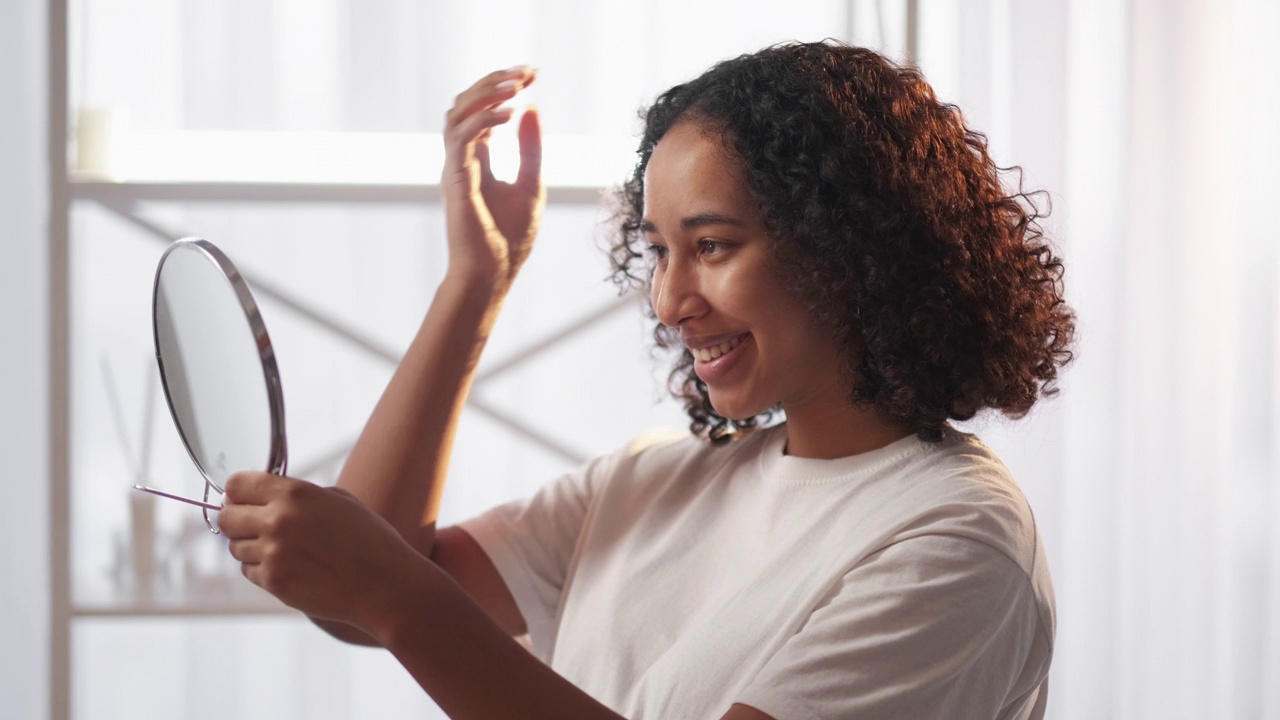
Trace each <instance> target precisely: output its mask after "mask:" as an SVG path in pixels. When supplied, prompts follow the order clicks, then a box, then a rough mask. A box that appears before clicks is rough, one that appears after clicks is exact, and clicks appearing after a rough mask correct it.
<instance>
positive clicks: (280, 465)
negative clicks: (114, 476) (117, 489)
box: [135, 237, 288, 533]
mask: <svg viewBox="0 0 1280 720" xmlns="http://www.w3.org/2000/svg"><path fill="white" fill-rule="evenodd" d="M181 248H196V249H197V250H199V251H200V252H201V253H203V254H204V255H205V257H206V258H208V259H209V261H210V262H212V263H213V264H214V265H215V266H217V268H218V269H219V270H220V271H221V272H222V275H223V277H225V278H226V279H227V282H229V283H230V284H231V289H232V291H234V292H235V295H236V299H237V300H238V301H239V303H240V309H241V310H242V311H243V312H244V316H245V319H246V320H247V321H248V322H249V329H250V330H251V331H252V332H253V339H254V344H255V345H256V346H257V348H258V359H259V360H260V361H261V363H262V372H263V379H264V382H265V383H266V386H267V402H268V405H269V410H270V413H271V450H270V453H269V454H268V460H267V467H266V468H265V470H266V472H269V473H271V474H273V475H284V474H285V472H286V468H287V466H288V448H287V445H286V442H285V429H284V427H285V426H284V392H283V390H282V388H281V384H280V369H279V367H278V366H277V365H276V355H275V350H274V349H273V348H272V345H271V338H270V336H269V335H267V326H266V324H265V323H263V322H262V314H261V313H260V312H259V311H258V305H257V303H256V302H254V300H253V295H252V294H251V293H250V292H249V285H248V283H247V282H245V279H244V276H243V275H241V274H240V271H239V270H238V269H237V268H236V266H235V264H234V263H232V262H231V259H230V258H229V257H227V255H226V253H224V252H222V250H220V249H218V247H217V246H216V245H214V244H213V243H211V242H209V241H208V240H204V239H202V238H198V237H188V238H182V239H181V240H178V241H176V242H174V243H173V244H172V245H170V246H169V247H168V248H166V249H165V251H164V254H163V255H161V256H160V262H159V263H158V264H157V266H156V277H155V281H154V283H153V284H152V289H151V337H152V340H153V341H154V342H155V348H156V365H157V366H158V367H159V369H160V386H161V387H162V388H163V389H164V399H165V404H166V405H167V406H168V407H169V414H170V415H171V416H172V417H173V424H174V427H175V428H177V430H178V436H179V437H180V438H182V445H183V447H185V448H186V450H187V455H189V456H190V457H191V462H192V463H193V464H195V466H196V469H197V470H199V471H200V474H201V475H202V476H203V477H204V502H198V501H195V500H190V499H187V498H180V497H176V496H173V495H170V494H168V493H158V492H157V491H154V490H152V489H150V488H142V487H138V489H140V490H146V491H148V492H157V494H161V495H164V496H166V497H170V498H173V499H175V500H182V501H184V502H188V503H191V504H193V505H199V506H201V507H202V508H203V512H204V521H205V524H206V525H207V526H208V527H209V530H210V531H212V532H214V533H217V532H218V528H217V526H216V525H215V524H214V523H213V521H212V520H210V519H209V510H210V509H214V510H216V509H217V508H218V507H219V506H216V505H213V504H211V503H210V502H209V490H210V489H213V490H215V491H217V492H218V494H220V495H221V494H223V493H224V492H225V489H224V488H221V487H219V486H218V485H217V483H215V482H213V480H212V479H211V478H210V476H209V472H208V471H207V470H206V469H205V467H204V465H203V464H202V463H201V462H200V459H199V458H198V457H196V454H195V452H194V451H193V450H192V448H191V442H190V440H189V439H188V438H187V434H186V433H185V432H183V429H182V422H181V421H180V420H179V419H178V412H177V410H176V409H175V408H174V406H173V397H172V396H171V394H170V392H169V382H168V379H167V378H166V377H165V370H164V358H163V357H162V356H161V353H160V328H159V326H158V324H157V314H156V310H157V304H158V303H157V300H158V298H159V292H160V274H161V273H162V272H163V271H164V263H165V260H167V259H168V257H169V255H170V254H171V253H173V252H174V251H175V250H178V249H181ZM135 487H136V486H135Z"/></svg>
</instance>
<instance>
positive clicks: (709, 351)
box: [689, 335, 747, 362]
mask: <svg viewBox="0 0 1280 720" xmlns="http://www.w3.org/2000/svg"><path fill="white" fill-rule="evenodd" d="M746 337H747V336H746V335H739V336H738V337H736V338H733V339H732V340H730V341H728V342H722V343H720V344H719V345H712V346H711V347H708V348H689V352H691V353H693V357H694V358H695V359H697V360H701V361H702V362H707V361H709V360H715V359H716V358H718V357H720V356H721V355H724V354H725V353H727V352H729V351H730V350H732V349H734V348H736V347H738V346H739V345H741V344H742V341H743V340H744V339H745V338H746Z"/></svg>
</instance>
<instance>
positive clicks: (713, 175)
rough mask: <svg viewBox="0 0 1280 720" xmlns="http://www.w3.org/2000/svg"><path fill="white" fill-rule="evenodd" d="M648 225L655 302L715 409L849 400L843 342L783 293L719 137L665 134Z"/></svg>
mask: <svg viewBox="0 0 1280 720" xmlns="http://www.w3.org/2000/svg"><path fill="white" fill-rule="evenodd" d="M643 228H644V231H645V233H646V235H647V236H648V238H649V242H650V243H651V244H652V247H651V252H652V253H653V256H654V259H655V260H656V263H655V270H654V275H653V287H652V295H651V300H652V302H653V308H654V310H655V311H656V312H657V314H658V319H659V320H660V321H662V323H663V324H665V325H668V326H670V327H673V328H678V329H679V330H680V335H681V338H682V339H683V341H684V344H685V346H686V347H687V348H689V349H690V350H691V351H692V352H693V354H694V358H695V362H694V372H696V373H697V374H698V377H699V378H701V379H702V380H703V381H704V382H706V384H707V389H708V391H709V394H710V397H711V404H712V406H713V407H715V410H716V412H717V413H719V414H720V415H721V416H723V417H727V418H731V419H744V418H748V417H751V416H753V415H756V414H757V413H760V412H763V411H765V410H768V409H769V408H771V407H773V406H775V405H777V404H781V405H782V406H783V409H784V410H786V411H787V413H788V415H791V414H792V413H793V412H794V411H795V410H797V409H799V408H800V407H801V406H805V405H813V404H817V405H828V404H830V403H832V402H847V400H846V398H848V392H847V390H846V389H845V388H844V385H843V383H842V382H841V381H840V372H839V347H838V345H837V343H836V340H835V338H834V337H833V336H832V333H831V332H830V331H829V330H827V331H824V330H823V329H822V328H820V327H818V324H817V323H816V322H815V321H814V320H813V318H812V317H811V315H810V313H809V312H808V310H807V309H806V308H805V306H804V305H803V303H802V302H801V301H800V300H799V299H797V298H796V297H794V296H793V295H792V294H791V293H789V292H787V290H786V288H785V281H784V279H783V275H782V270H781V267H780V265H779V263H778V260H777V258H776V256H775V255H774V252H773V248H772V240H771V239H770V238H769V236H768V235H767V234H766V233H765V229H764V226H763V222H762V220H761V218H760V211H759V208H758V206H757V204H756V202H755V200H754V198H753V197H752V195H751V192H750V190H749V189H748V188H747V185H746V183H745V181H744V179H743V178H742V176H741V174H740V170H739V168H738V166H737V162H736V161H735V160H734V159H733V158H732V157H731V156H730V155H729V152H728V151H727V150H726V149H725V147H724V146H723V145H722V144H721V141H720V139H719V138H718V137H716V136H713V135H709V134H707V133H705V132H704V131H703V130H702V129H701V127H699V126H698V125H696V124H694V123H691V122H680V123H677V124H676V125H675V126H674V127H672V128H671V129H670V130H668V131H667V133H666V135H664V136H663V137H662V140H661V141H659V143H658V145H657V147H656V148H655V149H654V151H653V155H652V156H651V157H650V159H649V164H648V167H647V168H646V170H645V182H644V225H643Z"/></svg>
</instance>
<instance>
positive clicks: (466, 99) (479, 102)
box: [445, 65, 537, 132]
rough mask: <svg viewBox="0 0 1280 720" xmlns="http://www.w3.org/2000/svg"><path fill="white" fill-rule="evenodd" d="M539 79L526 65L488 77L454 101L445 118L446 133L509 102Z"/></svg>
mask: <svg viewBox="0 0 1280 720" xmlns="http://www.w3.org/2000/svg"><path fill="white" fill-rule="evenodd" d="M536 77H537V71H536V70H534V69H533V68H531V67H528V66H524V65H522V66H518V67H513V68H510V69H508V70H499V71H498V72H493V73H489V74H488V75H486V76H484V77H483V78H481V79H480V80H478V81H477V82H476V83H475V84H474V85H472V86H471V87H469V88H467V89H466V90H463V91H462V93H461V94H459V95H458V97H457V98H455V99H454V103H453V109H451V110H449V112H448V113H446V114H445V131H446V132H447V131H448V130H449V128H451V127H456V126H458V125H461V124H462V123H463V122H464V121H465V120H466V119H467V118H469V117H471V116H472V115H474V114H475V113H476V112H478V111H479V110H481V109H485V108H492V107H494V106H496V105H500V104H502V103H504V102H506V101H508V100H510V99H511V98H513V97H515V96H516V93H518V92H520V91H521V90H523V89H524V88H526V87H528V86H529V84H530V83H532V82H533V80H534V78H536Z"/></svg>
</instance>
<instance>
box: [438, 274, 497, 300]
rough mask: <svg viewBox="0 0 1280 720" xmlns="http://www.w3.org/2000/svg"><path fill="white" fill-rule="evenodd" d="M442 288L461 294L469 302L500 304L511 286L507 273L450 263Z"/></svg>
mask: <svg viewBox="0 0 1280 720" xmlns="http://www.w3.org/2000/svg"><path fill="white" fill-rule="evenodd" d="M440 286H441V288H442V289H444V290H446V291H448V292H452V293H455V294H457V295H459V296H460V297H461V298H462V299H463V300H464V301H465V302H467V303H469V304H476V303H479V304H490V305H492V304H500V303H501V302H502V300H503V299H504V298H505V297H506V295H507V291H508V290H509V289H510V287H511V282H510V279H509V278H508V277H507V275H506V273H499V272H493V271H486V270H480V269H477V268H472V267H466V266H462V265H456V264H450V265H449V269H448V270H446V271H445V275H444V280H443V281H442V282H441V283H440Z"/></svg>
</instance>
